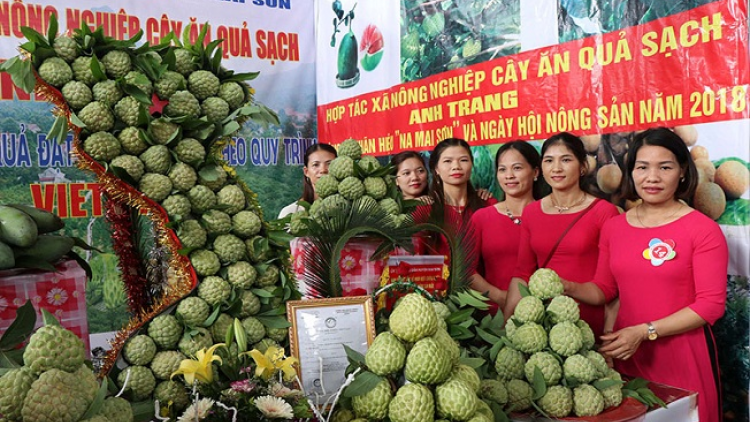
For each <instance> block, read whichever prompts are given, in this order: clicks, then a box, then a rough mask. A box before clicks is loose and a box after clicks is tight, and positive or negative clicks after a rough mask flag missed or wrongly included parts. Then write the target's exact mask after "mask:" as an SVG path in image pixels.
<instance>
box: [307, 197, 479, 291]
mask: <svg viewBox="0 0 750 422" xmlns="http://www.w3.org/2000/svg"><path fill="white" fill-rule="evenodd" d="M419 208H428V207H419ZM415 220H416V221H424V222H422V223H419V224H415ZM307 224H308V231H307V234H308V237H309V241H310V244H309V247H308V248H307V250H306V253H305V256H304V258H303V265H304V268H305V273H304V275H305V281H306V283H307V286H308V288H309V292H310V293H309V294H310V296H312V297H317V298H325V297H341V296H342V294H343V290H342V287H341V270H340V267H339V259H340V257H341V251H342V250H343V249H344V247H345V246H346V244H347V242H349V241H350V240H351V239H352V238H354V237H357V236H367V237H369V238H371V239H373V238H374V239H379V240H381V244H380V245H379V246H378V248H377V249H376V251H375V252H374V253H373V256H372V257H370V259H371V260H375V259H379V258H382V257H384V256H386V255H387V254H388V253H389V252H391V251H393V250H394V249H395V248H398V247H400V248H403V249H405V250H407V251H410V252H413V250H414V245H413V243H412V237H413V236H414V235H416V234H417V233H419V232H423V231H427V232H434V233H436V234H438V235H442V236H444V238H445V239H446V240H447V242H448V244H449V246H450V251H451V257H452V259H451V260H450V267H449V269H450V276H449V279H448V292H447V293H448V294H451V293H453V292H457V291H461V290H465V289H466V288H467V287H468V284H469V282H468V281H469V277H470V276H471V272H472V268H473V263H474V262H475V257H474V255H475V253H474V252H473V251H474V244H475V236H474V233H473V231H471V230H455V228H457V227H466V226H468V225H466V224H460V222H459V221H446V222H444V223H440V222H437V221H434V220H431V219H430V217H429V208H428V209H427V210H426V211H422V210H420V209H418V210H417V211H415V213H414V215H413V216H410V217H409V219H407V221H406V222H402V223H400V224H399V223H398V222H397V221H396V219H395V218H394V216H392V215H390V214H388V213H386V212H385V211H384V210H383V209H381V208H380V207H379V206H378V204H377V203H376V202H374V201H368V200H356V201H354V202H353V203H352V205H351V207H348V208H344V209H340V210H337V211H334V212H332V213H329V214H328V215H327V216H325V217H323V218H310V219H309V220H308V222H307Z"/></svg>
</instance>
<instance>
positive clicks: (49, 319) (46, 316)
mask: <svg viewBox="0 0 750 422" xmlns="http://www.w3.org/2000/svg"><path fill="white" fill-rule="evenodd" d="M42 320H44V325H45V326H46V325H49V326H54V325H56V326H58V327H59V326H60V321H58V320H57V318H55V316H54V315H52V314H51V313H49V311H48V310H46V309H44V308H42Z"/></svg>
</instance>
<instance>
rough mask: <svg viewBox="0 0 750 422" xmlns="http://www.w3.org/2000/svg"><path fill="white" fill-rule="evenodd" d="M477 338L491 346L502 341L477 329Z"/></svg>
mask: <svg viewBox="0 0 750 422" xmlns="http://www.w3.org/2000/svg"><path fill="white" fill-rule="evenodd" d="M477 336H478V337H480V338H481V339H482V340H484V341H486V342H487V343H489V344H495V343H497V342H499V341H500V337H497V336H494V335H492V334H490V333H488V332H486V331H484V330H483V329H481V328H477Z"/></svg>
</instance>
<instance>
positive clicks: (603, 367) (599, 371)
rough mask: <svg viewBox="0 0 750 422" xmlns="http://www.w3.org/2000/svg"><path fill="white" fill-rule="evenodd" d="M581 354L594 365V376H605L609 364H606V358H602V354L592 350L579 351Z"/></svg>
mask: <svg viewBox="0 0 750 422" xmlns="http://www.w3.org/2000/svg"><path fill="white" fill-rule="evenodd" d="M581 354H582V355H583V356H586V357H587V358H588V360H590V361H591V363H592V364H593V365H594V368H596V377H597V378H602V377H606V376H607V374H608V373H609V365H607V360H606V359H604V356H602V354H601V353H599V352H596V351H594V350H588V351H585V352H581Z"/></svg>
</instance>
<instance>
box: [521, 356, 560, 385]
mask: <svg viewBox="0 0 750 422" xmlns="http://www.w3.org/2000/svg"><path fill="white" fill-rule="evenodd" d="M534 368H539V370H540V371H541V372H542V376H544V382H545V383H547V385H555V384H557V383H558V382H560V379H561V378H562V366H560V362H558V361H557V359H556V358H555V356H554V355H552V353H549V352H536V353H534V354H533V355H531V356H530V357H529V359H528V360H527V361H526V365H525V366H524V373H525V374H526V379H527V380H528V381H529V383H531V384H533V383H534Z"/></svg>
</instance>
